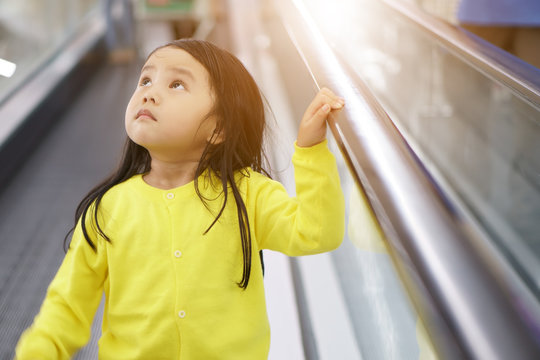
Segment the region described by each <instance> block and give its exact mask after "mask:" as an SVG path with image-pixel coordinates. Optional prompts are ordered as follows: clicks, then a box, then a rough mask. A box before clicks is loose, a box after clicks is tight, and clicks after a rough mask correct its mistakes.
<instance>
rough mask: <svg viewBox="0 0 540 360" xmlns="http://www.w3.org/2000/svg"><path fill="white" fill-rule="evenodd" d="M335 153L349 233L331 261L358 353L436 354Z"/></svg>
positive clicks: (368, 212) (381, 355) (399, 356)
mask: <svg viewBox="0 0 540 360" xmlns="http://www.w3.org/2000/svg"><path fill="white" fill-rule="evenodd" d="M332 145H333V148H334V151H335V153H337V152H338V149H337V146H335V145H334V144H333V143H332ZM337 157H338V164H339V166H340V169H342V171H341V172H340V176H341V181H342V186H343V190H344V193H345V198H346V199H347V200H346V201H347V236H346V238H345V241H344V242H343V244H342V246H341V247H340V248H339V249H337V250H336V251H334V252H332V260H333V263H334V266H335V268H336V272H337V274H338V277H339V282H340V285H341V290H342V291H343V295H344V298H345V302H346V303H347V308H348V311H349V316H350V321H351V323H352V325H353V328H354V333H355V335H356V341H357V343H358V348H359V351H360V352H361V354H362V358H363V359H436V358H437V356H436V354H435V352H434V351H433V349H432V345H431V342H430V340H429V339H428V338H427V336H426V334H425V331H424V330H423V325H422V323H421V321H420V319H419V317H418V316H417V315H416V312H415V310H414V308H413V307H412V305H411V303H410V302H409V299H408V297H407V295H406V292H405V289H404V287H403V285H402V283H401V280H400V279H399V277H398V275H397V273H396V270H395V268H394V266H393V264H392V260H391V259H390V256H389V254H388V252H387V249H386V247H385V245H384V242H383V238H382V234H381V232H380V230H379V228H378V225H377V224H376V222H375V221H374V219H373V217H372V214H371V210H370V209H369V208H368V206H367V203H366V201H365V198H364V197H363V195H362V194H361V193H360V192H359V191H358V187H357V185H356V184H355V182H354V180H353V179H352V177H351V175H350V172H349V170H348V169H347V168H346V165H345V163H344V161H343V158H341V157H339V155H338V156H337Z"/></svg>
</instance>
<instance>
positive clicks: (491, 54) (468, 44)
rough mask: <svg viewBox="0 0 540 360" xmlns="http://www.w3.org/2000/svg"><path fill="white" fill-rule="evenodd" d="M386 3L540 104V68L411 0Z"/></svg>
mask: <svg viewBox="0 0 540 360" xmlns="http://www.w3.org/2000/svg"><path fill="white" fill-rule="evenodd" d="M382 3H384V4H386V5H387V6H388V7H389V8H391V9H392V10H394V11H395V13H396V14H398V15H400V16H401V17H402V18H403V19H405V20H407V21H409V22H410V23H412V24H413V25H415V26H417V27H419V28H420V29H422V30H423V32H424V33H425V34H427V35H428V36H431V37H433V38H434V39H436V40H437V41H438V42H439V43H440V44H441V45H442V46H444V47H445V48H446V49H448V50H450V51H451V52H453V53H455V54H456V55H457V56H459V57H461V58H463V59H464V60H466V61H468V62H469V63H471V64H472V65H473V66H474V67H476V68H477V69H479V70H480V71H481V72H483V73H484V74H486V75H488V76H489V77H491V78H493V79H495V80H497V81H499V82H501V83H503V84H505V85H506V86H507V87H509V88H510V89H513V90H514V91H516V92H518V93H519V94H521V95H522V96H523V97H524V98H525V99H527V100H528V101H530V102H532V103H534V104H536V105H537V106H538V105H540V69H537V68H536V67H534V66H532V65H530V64H528V63H526V62H525V61H523V60H521V59H519V58H517V57H515V56H513V55H511V54H510V53H508V52H506V51H504V50H502V49H500V48H498V47H497V46H495V45H493V44H491V43H489V42H487V41H485V40H483V39H482V38H480V37H478V36H476V35H474V34H472V33H471V32H469V31H467V30H465V29H463V28H461V27H459V26H456V25H453V24H450V23H448V22H446V21H444V20H442V19H439V18H437V17H435V16H433V15H431V14H429V13H427V12H425V11H424V10H422V9H421V8H419V7H418V6H415V5H413V4H410V3H408V2H407V1H403V0H382Z"/></svg>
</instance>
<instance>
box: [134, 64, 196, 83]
mask: <svg viewBox="0 0 540 360" xmlns="http://www.w3.org/2000/svg"><path fill="white" fill-rule="evenodd" d="M155 69H156V67H155V66H154V65H145V66H144V67H143V68H142V70H141V73H143V72H145V71H149V70H155ZM167 70H169V71H172V72H175V73H178V74H181V75H186V76H187V77H189V78H191V80H193V81H195V76H193V74H192V73H191V71H189V70H188V69H186V68H181V67H174V66H169V67H168V68H167Z"/></svg>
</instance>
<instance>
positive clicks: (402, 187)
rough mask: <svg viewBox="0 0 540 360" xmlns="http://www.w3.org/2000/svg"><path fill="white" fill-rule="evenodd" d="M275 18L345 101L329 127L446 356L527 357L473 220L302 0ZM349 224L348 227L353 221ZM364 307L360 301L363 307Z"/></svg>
mask: <svg viewBox="0 0 540 360" xmlns="http://www.w3.org/2000/svg"><path fill="white" fill-rule="evenodd" d="M278 8H279V12H280V15H281V17H282V20H283V22H284V24H285V27H286V29H287V31H288V33H289V36H290V37H291V39H292V41H293V43H294V44H295V46H296V48H297V50H298V52H299V53H300V55H301V57H302V58H303V60H304V62H305V64H306V66H307V68H308V69H309V71H310V73H311V75H312V77H313V80H314V81H315V83H316V84H317V86H319V87H320V86H322V85H324V86H328V87H330V88H331V89H333V90H335V91H336V92H337V93H338V94H339V95H340V96H343V97H344V98H345V99H346V107H345V109H344V111H343V112H342V115H340V118H339V121H337V122H336V121H335V120H336V119H330V121H329V123H330V127H331V129H332V133H333V135H334V137H335V139H336V142H337V143H338V145H339V146H340V149H341V151H342V153H343V155H344V157H345V159H346V160H347V162H348V165H349V168H350V170H351V174H352V175H353V177H355V179H356V180H357V183H358V185H359V187H360V189H361V190H362V191H364V193H365V195H366V197H367V199H368V201H369V202H370V205H371V207H372V210H373V213H374V214H375V216H376V218H377V220H378V222H379V224H380V226H381V229H382V230H383V233H384V235H385V239H384V240H385V242H386V245H387V248H388V249H389V254H390V256H391V258H392V260H393V262H394V265H395V266H396V268H397V269H398V273H399V275H400V277H401V279H402V280H403V282H404V285H405V287H406V289H407V292H408V294H409V296H410V297H411V299H412V300H413V303H414V304H415V307H416V309H417V311H418V313H419V315H420V316H421V318H422V319H423V320H424V323H425V324H426V327H427V329H428V332H429V333H430V336H431V340H432V341H433V343H434V345H435V347H436V349H437V351H438V353H439V355H440V356H441V357H442V358H451V359H454V358H472V359H508V358H513V359H529V358H534V356H537V355H538V354H539V353H540V349H539V348H538V344H537V343H536V341H535V339H534V336H533V334H532V333H531V332H530V331H529V329H528V328H527V326H526V324H525V322H524V320H523V319H522V318H521V316H520V313H519V309H517V306H516V305H515V304H514V302H513V299H511V298H510V296H509V295H508V294H509V293H510V291H509V289H506V288H505V284H504V282H502V281H500V279H498V278H497V277H496V276H495V274H497V273H498V271H499V269H498V268H496V267H495V266H496V262H495V261H493V259H486V256H488V254H481V253H480V252H479V251H478V250H477V249H476V248H475V246H474V245H473V243H474V242H473V241H471V239H470V238H471V237H472V236H473V235H472V234H471V230H470V229H468V224H467V222H466V221H465V220H464V219H463V217H462V216H460V214H459V212H458V211H456V210H455V209H454V208H453V207H452V205H451V202H450V201H449V200H448V199H447V198H446V197H445V196H444V194H443V193H442V192H441V190H440V189H439V188H438V187H437V185H436V184H435V183H434V182H433V180H432V179H431V178H430V177H429V175H428V174H427V172H426V171H425V170H424V168H423V167H422V165H421V163H420V162H419V160H418V159H417V158H416V157H415V156H414V153H413V152H412V150H411V149H410V148H409V147H408V145H407V142H406V141H405V139H404V138H403V137H402V136H401V134H400V133H399V131H398V130H397V129H396V127H395V126H394V124H393V123H392V121H391V119H390V118H389V116H388V115H387V114H386V112H385V111H384V109H383V108H382V107H381V105H380V104H379V103H378V102H377V100H376V98H375V96H374V95H373V93H372V92H371V91H370V90H369V89H368V87H367V86H366V85H365V84H364V83H363V82H362V81H361V79H359V78H358V76H357V75H356V73H355V72H353V71H349V70H348V69H347V68H346V67H347V65H345V64H344V63H343V62H341V61H340V59H339V58H337V57H336V55H335V54H334V52H333V51H332V49H331V47H330V46H329V45H328V43H327V42H326V40H325V39H324V37H323V36H322V34H320V32H319V31H318V28H317V26H316V25H315V24H314V23H313V20H312V19H311V18H310V17H309V15H308V14H307V11H306V10H305V9H304V8H303V4H302V3H301V2H300V1H298V0H280V1H279V7H278ZM350 221H352V220H350ZM359 306H361V304H359Z"/></svg>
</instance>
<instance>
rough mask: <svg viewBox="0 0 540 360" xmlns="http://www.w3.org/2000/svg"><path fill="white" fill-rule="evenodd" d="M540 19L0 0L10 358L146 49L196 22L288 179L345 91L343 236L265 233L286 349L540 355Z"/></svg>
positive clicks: (509, 12)
mask: <svg viewBox="0 0 540 360" xmlns="http://www.w3.org/2000/svg"><path fill="white" fill-rule="evenodd" d="M539 29H540V2H538V1H537V0H521V1H517V0H512V1H510V0H461V1H459V0H336V1H332V2H329V1H322V0H273V1H272V0H191V1H189V0H69V1H68V0H39V1H38V0H27V1H14V0H0V164H1V165H0V169H1V170H0V358H2V359H10V358H12V357H13V355H14V347H15V344H16V343H17V340H18V338H19V336H20V334H21V332H22V331H23V330H24V329H25V328H26V327H28V326H29V325H30V324H31V322H32V320H33V318H34V316H35V314H36V313H37V312H38V310H39V306H40V304H41V302H42V300H43V297H44V296H45V292H46V289H47V286H48V284H49V282H50V281H51V279H52V277H53V276H54V274H55V273H56V270H57V269H58V266H59V264H60V262H61V261H62V259H63V257H64V252H63V249H62V240H63V239H64V236H65V235H66V233H67V231H68V230H69V229H70V227H71V225H72V222H73V216H74V212H75V207H76V205H77V204H78V203H79V201H80V200H81V198H82V196H83V195H84V194H86V193H87V192H88V191H89V190H90V189H91V188H92V187H93V186H94V185H95V184H96V183H98V182H99V181H100V180H101V179H103V178H104V177H105V176H107V175H108V173H109V172H111V171H112V170H113V169H114V168H115V166H116V164H117V161H118V160H119V155H120V151H121V148H122V145H123V142H124V139H125V133H124V130H123V121H124V111H125V107H126V105H127V102H128V99H129V97H130V96H131V93H132V91H133V90H134V88H135V86H136V83H137V78H138V73H139V70H140V67H141V66H142V64H143V63H144V60H145V58H146V57H147V56H148V54H149V53H150V52H151V51H152V50H153V49H154V48H156V47H157V46H160V45H163V44H165V43H167V42H168V41H171V40H173V39H177V38H183V37H194V38H197V39H205V40H208V41H212V42H214V43H215V44H217V45H218V46H221V47H223V48H226V49H228V50H229V51H231V52H232V53H234V54H235V55H236V56H238V57H239V59H240V60H241V61H242V62H243V63H244V64H245V65H246V67H247V68H248V70H249V71H250V72H251V73H252V75H253V76H254V78H255V79H256V81H257V83H258V84H259V86H260V88H261V91H262V92H263V94H264V96H265V97H266V99H267V100H268V104H269V109H268V119H269V120H268V122H269V131H268V134H267V142H266V147H267V152H268V154H270V163H269V164H268V167H269V168H270V169H271V174H272V176H273V177H274V178H276V179H278V180H280V181H281V182H283V183H284V184H285V186H286V188H287V190H288V191H289V192H290V193H291V195H293V194H294V191H295V189H294V178H293V172H292V170H293V169H292V166H291V164H290V157H291V155H292V151H293V148H292V143H293V141H294V139H295V137H296V133H297V128H298V123H299V121H300V119H301V117H302V114H303V112H304V110H305V108H306V107H307V105H308V104H309V102H310V100H311V99H312V97H313V96H314V95H315V93H316V92H317V90H318V89H319V88H320V87H322V86H327V87H329V88H331V89H332V90H333V91H334V92H336V93H337V94H339V95H340V96H343V97H345V99H346V102H347V106H346V109H345V110H344V111H343V112H342V114H341V115H340V117H339V119H331V121H330V122H329V123H330V128H329V134H328V135H329V136H328V137H329V146H330V148H331V150H332V151H333V152H334V154H335V156H336V158H337V162H338V167H339V170H340V176H341V182H342V187H343V190H344V193H345V198H346V206H347V208H346V215H347V224H346V238H345V240H344V242H343V244H342V246H341V247H340V248H339V249H337V250H335V251H334V252H332V253H328V254H321V255H316V256H307V257H302V258H287V257H285V256H283V255H281V254H278V253H273V252H271V251H265V262H266V275H265V285H266V290H267V303H268V315H269V319H270V325H271V331H272V343H271V349H270V357H269V358H270V359H332V360H334V359H438V358H440V359H490V360H492V359H535V358H540V347H539V346H540V306H539V305H540V261H539V259H540V70H539V67H540V30H539ZM336 120H337V121H336ZM102 312H103V309H102V307H100V310H99V311H98V314H97V315H96V319H95V323H94V326H93V333H92V339H91V340H90V342H89V344H88V345H87V346H86V347H85V348H83V349H82V350H81V351H80V352H79V353H78V354H77V356H76V358H77V359H96V358H97V347H98V339H99V334H100V331H101V330H100V326H101V316H102Z"/></svg>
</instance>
